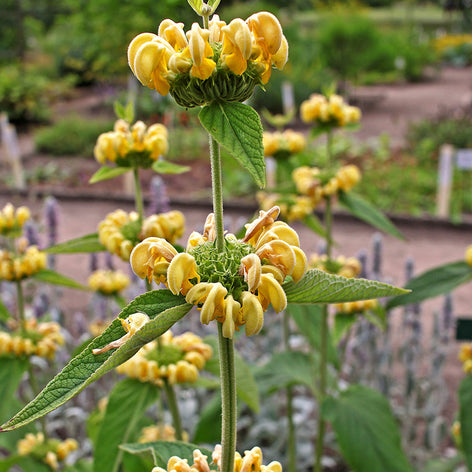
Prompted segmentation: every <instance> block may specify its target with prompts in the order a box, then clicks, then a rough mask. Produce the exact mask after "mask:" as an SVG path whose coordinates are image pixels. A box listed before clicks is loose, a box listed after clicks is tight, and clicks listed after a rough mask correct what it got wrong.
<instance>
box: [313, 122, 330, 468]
mask: <svg viewBox="0 0 472 472" xmlns="http://www.w3.org/2000/svg"><path fill="white" fill-rule="evenodd" d="M326 151H327V153H326V154H327V161H326V167H327V168H329V167H330V166H331V163H332V133H331V131H328V133H327V135H326ZM331 203H332V202H331V197H330V196H328V197H326V198H325V204H326V206H325V214H324V223H325V229H326V255H327V256H328V260H329V259H331V250H332V232H333V213H332V207H331ZM328 315H329V314H328V305H323V310H322V312H321V316H322V320H321V333H320V336H321V345H320V363H319V375H320V386H319V408H318V428H317V435H316V444H315V468H314V471H315V472H322V464H321V460H322V458H323V449H324V437H325V430H326V423H325V421H324V419H323V417H322V416H321V405H322V403H323V400H324V399H325V397H326V390H327V388H326V387H327V378H328V334H329V326H328Z"/></svg>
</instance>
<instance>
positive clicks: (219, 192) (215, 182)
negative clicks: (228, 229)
mask: <svg viewBox="0 0 472 472" xmlns="http://www.w3.org/2000/svg"><path fill="white" fill-rule="evenodd" d="M210 163H211V181H212V190H213V213H214V215H215V227H216V248H217V249H218V251H219V252H223V251H224V249H225V235H224V224H223V176H222V170H221V156H220V146H219V144H218V143H217V142H216V141H215V139H214V138H213V136H211V135H210Z"/></svg>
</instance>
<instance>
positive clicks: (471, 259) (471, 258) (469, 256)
mask: <svg viewBox="0 0 472 472" xmlns="http://www.w3.org/2000/svg"><path fill="white" fill-rule="evenodd" d="M465 262H467V264H469V265H470V266H472V245H471V246H468V247H467V249H466V251H465Z"/></svg>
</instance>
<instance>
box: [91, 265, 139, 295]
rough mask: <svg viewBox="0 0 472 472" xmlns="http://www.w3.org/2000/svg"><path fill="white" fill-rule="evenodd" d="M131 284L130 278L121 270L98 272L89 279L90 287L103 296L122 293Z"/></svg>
mask: <svg viewBox="0 0 472 472" xmlns="http://www.w3.org/2000/svg"><path fill="white" fill-rule="evenodd" d="M129 284H130V279H129V277H128V276H127V275H126V274H125V273H123V272H121V271H120V270H96V271H94V272H93V273H92V274H90V277H89V278H88V286H89V287H90V288H91V289H92V290H94V291H95V292H99V293H101V294H102V295H114V294H117V293H120V292H122V291H123V290H124V289H125V288H126V287H128V285H129Z"/></svg>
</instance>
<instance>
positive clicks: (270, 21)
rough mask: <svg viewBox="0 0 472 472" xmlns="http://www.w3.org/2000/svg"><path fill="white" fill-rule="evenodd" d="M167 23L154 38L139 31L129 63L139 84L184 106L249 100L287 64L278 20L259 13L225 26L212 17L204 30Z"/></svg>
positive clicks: (283, 37)
mask: <svg viewBox="0 0 472 472" xmlns="http://www.w3.org/2000/svg"><path fill="white" fill-rule="evenodd" d="M183 28H184V25H183V23H175V22H173V21H172V20H169V19H165V20H163V21H162V22H161V24H160V25H159V28H158V34H153V33H141V34H140V35H138V36H136V37H135V38H134V39H133V40H132V41H131V43H130V45H129V47H128V63H129V66H130V68H131V70H132V71H133V73H134V75H135V76H136V77H137V78H138V79H139V81H140V82H141V83H142V84H143V85H145V86H147V87H150V88H152V89H155V90H157V91H158V92H159V93H160V94H161V95H167V94H168V93H169V92H170V94H171V95H172V96H173V97H174V99H175V100H176V102H177V103H178V104H179V105H182V106H184V107H187V108H191V107H195V106H201V105H205V104H207V103H211V102H213V101H215V100H216V101H218V100H219V101H237V102H243V101H244V100H246V99H248V98H249V97H250V96H251V95H252V92H253V90H254V87H255V86H256V85H259V84H266V83H267V82H268V80H269V78H270V75H271V68H272V66H273V65H274V66H275V67H277V68H278V69H282V68H283V67H284V65H285V63H286V62H287V57H288V44H287V40H286V39H285V36H284V35H283V32H282V27H281V26H280V23H279V21H278V20H277V18H276V17H275V16H274V15H272V14H271V13H268V12H259V13H256V14H254V15H252V16H250V17H249V18H248V19H247V20H246V21H243V20H242V19H240V18H236V19H234V20H232V21H231V22H230V23H229V24H226V23H225V22H224V21H221V20H220V18H219V17H218V15H213V17H212V19H211V20H210V22H209V26H208V28H201V27H200V26H199V25H198V23H193V25H192V28H191V29H190V30H189V31H187V32H184V29H183Z"/></svg>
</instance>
